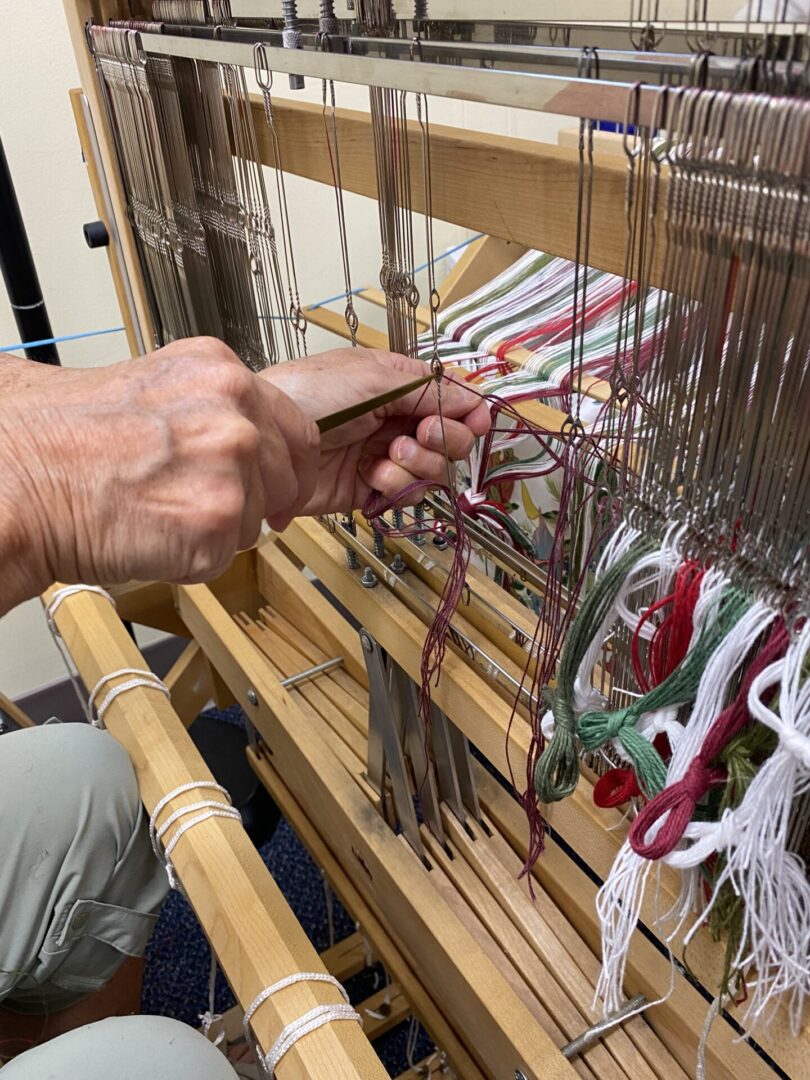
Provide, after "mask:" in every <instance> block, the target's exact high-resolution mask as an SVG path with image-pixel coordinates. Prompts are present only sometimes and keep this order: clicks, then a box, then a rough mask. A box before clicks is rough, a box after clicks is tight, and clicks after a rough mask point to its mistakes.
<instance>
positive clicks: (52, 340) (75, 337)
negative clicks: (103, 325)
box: [0, 326, 124, 352]
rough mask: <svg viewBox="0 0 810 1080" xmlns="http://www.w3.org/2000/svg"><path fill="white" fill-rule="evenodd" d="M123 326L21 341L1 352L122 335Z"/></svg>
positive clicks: (2, 348)
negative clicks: (105, 335)
mask: <svg viewBox="0 0 810 1080" xmlns="http://www.w3.org/2000/svg"><path fill="white" fill-rule="evenodd" d="M123 330H124V327H123V326H111V327H110V328H109V330H85V331H84V333H83V334H65V335H64V336H63V337H49V338H41V339H40V340H39V341H21V342H20V343H19V344H18V345H2V346H0V352H17V351H18V350H19V349H35V348H37V347H38V346H39V345H59V344H60V342H62V341H79V340H81V338H88V337H100V336H101V335H102V334H120V333H122V332H123Z"/></svg>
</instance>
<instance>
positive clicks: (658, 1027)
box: [474, 764, 806, 1080]
mask: <svg viewBox="0 0 810 1080" xmlns="http://www.w3.org/2000/svg"><path fill="white" fill-rule="evenodd" d="M474 770H475V779H476V784H477V787H478V794H479V797H480V799H481V803H482V806H483V807H484V808H485V810H486V813H487V814H488V815H489V816H490V817H491V818H492V820H493V823H494V825H495V826H496V827H497V830H498V832H499V833H500V834H501V835H502V836H504V837H506V839H507V840H508V841H509V844H510V845H511V847H512V848H513V849H514V851H515V852H517V855H516V856H515V859H514V862H513V864H512V866H511V870H512V873H513V874H514V875H515V876H516V877H517V874H518V873H519V871H520V866H521V864H522V861H523V859H524V858H525V856H526V836H527V829H526V821H525V815H524V814H523V812H522V810H521V809H520V807H519V806H518V804H517V803H516V802H515V801H514V799H512V798H510V796H509V795H508V794H507V792H506V791H504V789H503V788H502V787H500V785H499V784H498V783H497V782H496V781H495V780H494V779H493V778H492V777H491V776H490V775H489V774H488V773H487V772H486V771H485V770H484V769H483V768H482V767H481V766H480V765H477V764H476V765H475V766H474ZM574 846H575V847H578V846H579V845H577V844H576V843H575V844H574ZM586 861H587V860H586ZM534 876H535V877H536V878H537V880H538V881H539V882H540V885H541V886H542V888H543V889H544V890H545V891H546V892H547V893H548V895H549V896H550V897H551V898H552V900H553V901H554V902H555V904H556V905H557V907H558V909H559V910H560V912H561V913H562V914H561V915H560V918H561V919H562V918H564V921H565V922H567V923H570V924H572V925H573V926H574V927H575V928H576V929H577V931H578V933H579V934H580V936H581V937H582V938H583V939H584V941H585V942H587V944H588V945H589V946H590V949H591V950H592V952H593V954H594V956H598V955H599V952H600V938H599V923H598V920H597V919H596V914H595V902H596V891H597V886H596V885H595V884H594V882H593V880H592V879H591V878H590V877H588V876H586V874H584V873H583V871H582V870H580V869H579V867H578V866H576V865H575V864H574V863H573V862H572V860H571V859H569V858H568V856H567V855H566V854H565V853H564V852H563V850H562V849H561V848H560V847H558V845H556V844H555V843H553V842H548V843H547V844H546V850H545V851H544V852H543V855H542V856H541V857H540V859H539V860H538V862H537V863H536V865H535V868H534ZM522 884H523V887H524V888H526V889H528V884H527V882H526V880H525V878H524V879H523V882H522ZM579 962H580V963H581V964H582V965H583V967H584V966H586V964H587V961H582V960H580V961H579ZM670 981H671V970H670V965H669V962H668V961H667V959H666V957H665V956H663V955H662V954H661V953H660V952H659V951H658V949H656V948H655V946H654V945H652V944H651V943H650V942H649V941H648V940H647V938H646V937H644V936H643V935H642V934H640V933H637V934H635V935H634V936H633V940H632V943H631V946H630V952H629V955H628V962H627V975H626V979H625V983H626V989H627V992H628V993H629V994H638V993H641V994H645V995H646V997H647V999H648V1000H649V1001H658V1000H659V999H660V998H663V997H666V1000H665V1001H663V1002H662V1003H661V1004H658V1005H656V1006H655V1007H654V1008H651V1009H649V1010H648V1011H647V1013H646V1017H647V1021H648V1023H649V1024H650V1026H651V1027H652V1028H653V1030H654V1031H655V1032H656V1034H657V1035H658V1036H659V1038H660V1039H661V1041H662V1042H663V1043H664V1045H665V1046H666V1047H667V1048H668V1049H669V1051H670V1053H671V1054H672V1056H673V1057H674V1058H675V1059H676V1061H678V1062H679V1063H680V1065H681V1066H682V1068H683V1069H684V1070H685V1071H686V1072H687V1074H688V1075H690V1076H691V1075H693V1073H694V1068H695V1061H696V1054H697V1043H698V1039H699V1037H700V1031H701V1029H702V1026H703V1023H704V1021H705V1019H706V1012H707V1010H708V1008H709V1002H708V1000H707V999H706V998H704V997H703V996H702V995H701V994H699V993H698V991H697V990H696V989H695V988H694V987H693V986H692V985H691V984H690V983H689V982H688V981H687V980H686V979H685V978H683V976H681V975H679V974H676V975H675V979H674V982H673V983H672V992H671V994H670V993H669V991H670ZM760 1040H761V1042H762V1044H763V1046H765V1049H766V1050H767V1052H768V1053H769V1054H771V1055H772V1056H773V1057H774V1059H775V1060H777V1061H778V1062H779V1063H780V1064H781V1065H782V1067H783V1068H784V1069H785V1071H786V1072H787V1073H788V1075H790V1076H801V1075H803V1066H802V1065H801V1064H800V1062H801V1060H802V1058H803V1057H805V1056H806V1055H805V1054H803V1053H802V1044H803V1042H804V1040H800V1039H794V1038H792V1037H790V1036H786V1035H785V1034H784V1033H783V1032H778V1033H777V1032H772V1033H771V1037H768V1036H767V1033H766V1032H762V1033H760ZM706 1061H707V1076H711V1077H713V1078H715V1080H738V1078H739V1077H742V1076H744V1077H746V1078H749V1077H750V1078H751V1080H773V1072H772V1070H771V1069H770V1068H769V1067H768V1065H767V1064H766V1063H765V1062H764V1061H763V1060H762V1058H761V1057H760V1056H759V1055H758V1054H757V1053H756V1052H755V1051H754V1050H753V1049H752V1048H751V1047H750V1046H748V1045H747V1044H746V1043H745V1042H741V1041H740V1040H739V1038H738V1036H737V1034H736V1032H735V1031H734V1030H733V1029H732V1028H731V1027H730V1026H729V1025H728V1024H727V1023H725V1022H724V1021H722V1020H716V1021H715V1023H714V1024H713V1026H712V1030H711V1033H710V1036H709V1041H708V1045H707V1058H706ZM666 1080H669V1078H668V1077H667V1078H666Z"/></svg>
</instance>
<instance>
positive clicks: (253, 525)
mask: <svg viewBox="0 0 810 1080" xmlns="http://www.w3.org/2000/svg"><path fill="white" fill-rule="evenodd" d="M264 511H265V507H264V485H263V484H262V474H261V470H260V468H259V461H258V458H255V459H254V460H253V461H252V462H251V464H250V469H249V473H248V479H247V484H246V489H245V508H244V510H243V511H242V523H241V526H240V528H239V541H238V543H239V551H245V550H247V548H250V547H253V545H254V544H255V543H256V540H257V539H258V536H259V533H260V532H261V528H262V521H263V520H264Z"/></svg>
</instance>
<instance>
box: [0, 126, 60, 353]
mask: <svg viewBox="0 0 810 1080" xmlns="http://www.w3.org/2000/svg"><path fill="white" fill-rule="evenodd" d="M0 270H2V271H3V278H4V279H5V282H6V291H7V292H8V298H9V300H10V301H11V308H12V310H13V312H14V318H15V320H16V322H17V329H18V330H19V332H20V341H42V340H46V339H47V338H52V337H53V330H51V323H50V320H49V319H48V312H47V309H46V308H45V301H44V300H43V299H42V290H41V289H40V287H39V278H38V277H37V271H36V267H35V266H34V259H33V257H32V255H31V248H30V245H29V243H28V236H27V235H26V232H25V225H24V224H23V219H22V214H21V213H20V204H19V203H18V202H17V193H16V192H15V190H14V182H13V180H12V179H11V173H10V172H9V170H8V162H7V161H6V154H5V150H4V149H3V142H2V139H0ZM25 355H26V356H27V357H28V359H29V360H39V362H40V363H42V364H58V363H59V353H58V352H57V351H56V346H55V345H36V346H35V347H34V348H32V349H26V350H25Z"/></svg>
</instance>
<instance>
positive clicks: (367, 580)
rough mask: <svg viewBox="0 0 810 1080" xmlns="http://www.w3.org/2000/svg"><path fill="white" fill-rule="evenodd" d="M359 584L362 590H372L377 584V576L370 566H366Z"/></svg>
mask: <svg viewBox="0 0 810 1080" xmlns="http://www.w3.org/2000/svg"><path fill="white" fill-rule="evenodd" d="M360 584H361V585H362V586H363V588H364V589H373V588H374V587H375V585H376V584H377V575H376V574H375V573H374V571H373V570H372V569H371V567H370V566H367V567H366V568H365V570H364V571H363V576H362V577H361V578H360Z"/></svg>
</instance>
